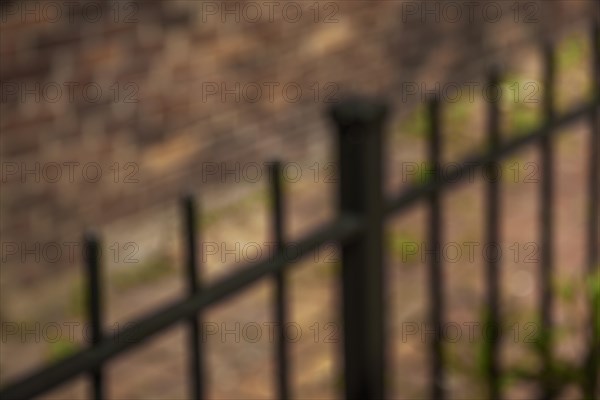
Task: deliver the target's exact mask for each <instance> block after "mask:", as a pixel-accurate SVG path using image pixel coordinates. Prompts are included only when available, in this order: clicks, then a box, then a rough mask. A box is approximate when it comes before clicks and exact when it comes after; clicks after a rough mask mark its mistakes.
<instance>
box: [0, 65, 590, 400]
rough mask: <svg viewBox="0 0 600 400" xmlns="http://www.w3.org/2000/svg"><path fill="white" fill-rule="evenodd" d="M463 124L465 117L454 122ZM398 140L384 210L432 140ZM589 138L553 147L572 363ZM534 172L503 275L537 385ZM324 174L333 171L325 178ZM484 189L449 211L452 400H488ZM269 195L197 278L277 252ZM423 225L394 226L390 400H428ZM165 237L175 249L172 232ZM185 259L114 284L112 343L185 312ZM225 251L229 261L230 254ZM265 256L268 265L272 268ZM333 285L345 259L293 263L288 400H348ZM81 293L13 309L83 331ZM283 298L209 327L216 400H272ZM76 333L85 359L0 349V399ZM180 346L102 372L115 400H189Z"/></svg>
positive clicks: (512, 225)
mask: <svg viewBox="0 0 600 400" xmlns="http://www.w3.org/2000/svg"><path fill="white" fill-rule="evenodd" d="M530 64H531V66H530ZM535 67H536V63H535V60H533V61H531V62H530V63H527V62H525V67H524V72H523V73H524V74H527V73H528V72H527V68H531V69H534V70H535ZM578 68H579V67H578ZM583 72H585V71H584V70H583ZM583 72H582V73H583ZM471 106H472V107H470V108H469V111H468V115H467V116H468V117H469V118H467V119H468V121H469V122H468V124H466V125H462V126H461V123H462V122H461V121H459V123H458V124H457V126H456V127H454V128H453V131H452V132H447V134H446V136H445V138H447V139H445V140H446V151H445V158H446V160H447V161H452V160H458V159H459V158H460V157H459V156H460V154H462V153H464V150H465V148H468V147H473V144H475V145H477V144H478V143H479V144H481V143H483V137H484V136H483V135H482V133H481V132H482V130H481V128H482V126H484V123H485V120H484V118H483V117H482V115H483V113H482V112H480V111H481V110H482V109H483V108H482V107H483V106H484V104H482V103H480V102H479V103H475V104H472V105H471ZM457 114H459V113H458V111H456V112H455V113H454V114H452V115H454V116H456V115H457ZM452 115H451V116H452ZM403 129H404V127H403V126H391V127H390V128H389V134H388V135H387V138H386V140H387V141H388V144H387V146H386V153H387V154H386V156H387V159H386V164H387V165H386V167H387V174H388V180H387V188H386V192H387V194H388V195H389V194H391V193H395V192H397V191H398V189H400V188H402V187H404V186H407V185H409V184H410V183H411V182H412V179H413V178H412V177H409V176H407V175H405V174H404V173H402V171H405V170H403V167H404V164H403V163H407V162H410V161H416V162H420V161H421V160H423V159H424V143H425V138H424V137H422V136H420V137H419V136H414V135H408V134H406V132H404V130H403ZM589 138H590V132H589V125H588V124H586V123H584V122H582V123H579V124H576V125H573V126H572V127H570V128H569V129H568V130H565V131H564V132H563V133H561V134H560V135H559V136H557V139H556V141H555V143H556V166H555V194H556V202H555V204H556V208H555V210H554V220H555V232H554V247H553V252H554V255H555V281H556V287H557V288H556V293H557V296H556V307H555V309H554V314H553V316H554V318H555V321H556V325H557V326H558V327H559V329H560V334H559V335H557V337H558V339H557V344H556V347H555V349H556V354H557V357H560V358H562V359H567V360H574V361H581V356H582V354H583V351H584V349H585V347H584V346H585V334H584V332H585V326H586V325H585V322H586V318H587V317H588V315H589V309H588V307H586V304H585V301H584V296H585V295H584V290H583V287H584V281H585V258H584V255H585V249H586V248H585V246H586V242H585V232H586V223H587V219H586V218H587V215H586V207H587V191H588V188H587V186H586V185H587V182H588V180H587V177H588V173H589V172H588V166H587V165H588V157H587V154H588V153H589ZM538 156H539V154H538V151H537V149H536V148H535V147H529V148H527V149H526V150H524V151H522V152H519V153H518V154H516V155H515V156H513V157H511V158H510V159H508V160H506V162H505V163H504V169H503V178H502V185H501V209H502V212H501V216H502V219H501V221H502V222H501V245H500V249H501V251H502V256H501V262H500V264H501V273H500V274H501V293H502V319H503V324H502V329H503V331H502V364H503V367H504V369H510V368H513V367H514V366H515V365H517V366H521V367H525V368H529V369H531V370H532V371H535V370H536V369H537V368H538V365H537V359H536V357H535V355H534V354H533V352H532V350H531V345H530V344H528V343H527V342H528V340H527V339H528V338H531V337H533V336H532V335H535V330H536V326H537V325H535V323H536V319H535V311H536V307H537V296H538V294H537V293H538V289H539V287H538V282H539V279H538V278H537V277H538V270H539V263H538V261H539V257H540V252H539V246H538V238H539V225H538V219H539V218H538V214H539V195H540V183H539V181H540V179H541V177H542V175H541V170H540V169H539V163H538ZM326 165H327V164H326V162H324V163H323V164H322V166H326ZM322 176H325V175H322ZM313 178H314V176H311V175H309V174H306V178H305V179H303V180H302V181H300V182H296V183H287V184H286V185H285V191H286V192H285V200H286V208H287V213H286V218H287V227H286V229H287V236H288V238H289V240H290V241H292V242H293V241H297V240H298V239H299V238H301V237H302V236H303V235H304V234H305V233H306V232H309V231H310V230H311V229H312V228H315V227H317V226H319V225H320V224H321V223H323V221H326V220H329V219H332V218H334V216H335V204H336V202H335V194H336V184H335V183H332V182H328V181H327V179H313ZM485 184H486V182H485V179H482V178H481V174H479V173H477V174H476V175H475V178H474V179H473V182H470V183H469V184H467V185H463V186H460V187H459V188H458V189H456V190H452V191H449V192H445V193H444V196H443V204H444V206H443V220H444V230H443V238H444V253H443V254H444V267H443V268H444V276H445V280H444V288H445V293H446V296H445V303H444V307H445V309H446V316H445V319H446V325H447V327H448V332H449V333H448V335H449V336H451V340H447V343H446V345H447V348H446V350H447V365H448V369H447V371H448V380H447V385H448V387H447V389H448V391H449V393H450V396H451V398H457V399H459V398H460V399H479V398H484V397H485V385H484V382H483V381H482V379H481V372H480V370H479V369H478V366H477V365H478V364H477V362H478V361H477V360H478V357H479V354H478V348H479V347H478V345H479V344H481V342H482V337H483V335H484V332H483V329H482V327H483V325H484V318H483V314H484V313H485V301H484V299H485V287H484V278H485V275H484V273H485V265H486V264H485V259H484V257H485V254H484V252H483V251H482V248H483V245H484V242H483V240H484V239H483V238H484V237H485V231H484V229H485V224H484V217H485V206H486V204H485V200H484V199H485ZM264 189H265V188H264V185H263V186H262V187H261V188H260V189H258V190H257V191H256V192H257V193H258V194H255V195H252V196H250V197H248V198H246V199H245V200H243V201H240V202H239V203H238V204H237V205H236V206H235V207H228V208H226V209H225V210H222V211H221V212H219V211H216V212H214V215H213V217H212V218H210V220H206V221H204V220H203V221H204V222H205V224H204V226H203V227H202V230H201V232H202V240H203V244H201V245H200V248H201V249H204V250H206V249H208V247H207V245H206V243H210V244H217V245H219V246H220V245H222V244H225V243H227V244H229V246H230V247H227V246H226V247H225V248H219V249H218V251H217V252H213V253H214V254H212V253H211V254H210V255H207V256H206V260H205V262H204V265H203V267H202V268H203V271H202V274H203V280H204V281H205V282H206V283H207V284H210V282H213V281H215V280H217V279H219V278H220V277H222V276H224V275H227V274H230V273H232V272H233V271H235V270H236V269H238V268H241V267H243V265H245V264H246V262H247V261H252V260H251V258H252V257H254V253H253V252H252V251H250V250H248V251H246V252H244V251H242V252H240V249H238V248H236V247H235V245H234V244H235V243H240V244H241V246H242V250H244V247H243V246H245V245H246V246H247V245H248V244H250V243H252V244H258V245H259V247H260V246H262V247H260V248H261V249H263V250H264V249H265V248H267V245H266V243H269V242H270V239H269V234H268V230H269V229H268V227H269V225H268V224H269V215H268V209H269V206H268V201H266V196H265V195H264V192H265V190H264ZM427 214H428V210H427V208H426V205H425V204H423V203H422V202H421V203H419V204H418V205H416V206H414V207H413V208H411V209H408V210H406V211H404V212H403V213H401V214H399V215H397V216H394V217H393V218H392V219H391V220H389V222H388V223H387V224H386V243H385V252H386V266H385V268H386V284H387V293H386V294H385V298H386V303H387V315H388V323H387V333H388V338H389V346H388V348H389V350H388V352H387V354H386V355H387V358H388V362H389V367H390V368H389V376H388V377H387V384H388V393H389V397H390V398H394V399H421V398H427V396H428V394H429V382H428V370H427V368H428V343H427V342H428V340H431V338H430V336H428V334H427V327H426V326H425V325H424V324H426V321H427V302H428V292H427V259H428V257H430V255H429V254H428V253H427V247H426V243H425V242H426V227H427ZM166 235H167V236H168V235H173V236H176V231H174V232H171V233H168V232H167V233H166ZM203 246H204V247H203ZM181 247H182V246H181V243H180V241H179V240H178V239H173V240H172V242H171V243H170V245H169V247H168V248H165V254H166V257H167V260H169V261H170V262H173V263H174V265H175V267H172V268H170V269H169V268H167V270H166V271H163V270H161V269H160V268H158V267H157V268H158V269H156V270H153V271H158V272H154V274H150V273H149V275H148V276H149V277H148V279H145V280H143V281H140V282H135V281H134V282H131V281H127V280H124V279H122V278H119V279H118V278H115V277H114V276H113V278H110V279H109V284H108V285H107V286H108V287H107V291H108V292H107V302H106V310H107V315H106V320H107V324H106V325H107V327H110V328H111V329H113V328H114V327H115V326H116V324H119V326H123V325H124V324H126V323H127V322H128V321H130V320H131V319H132V318H134V317H136V316H139V315H141V314H143V313H144V312H148V311H149V310H152V309H153V308H154V307H156V306H158V305H160V304H163V303H164V302H166V301H170V300H174V299H177V298H180V297H181V296H183V288H184V286H183V278H182V275H181V267H180V266H181V260H182V254H181ZM228 249H234V251H233V252H230V253H227V250H228ZM253 249H254V248H253ZM211 250H213V248H211ZM227 254H229V255H227ZM236 254H237V256H236ZM240 254H242V256H241V257H240ZM265 254H266V253H265V252H263V256H265ZM238 258H239V259H238ZM339 269H340V264H339V254H338V248H337V247H336V246H335V245H326V246H323V248H322V249H320V251H318V252H316V254H314V255H311V256H309V257H306V258H304V259H302V260H299V261H298V262H297V263H296V264H295V265H294V266H293V267H292V268H291V269H290V270H289V272H288V273H287V276H286V279H287V282H288V285H289V293H288V295H289V307H290V321H289V330H288V332H289V335H290V338H291V339H290V350H291V371H290V372H291V377H292V396H293V398H302V399H329V398H340V396H341V394H342V386H343V385H342V382H343V381H342V379H343V377H342V376H341V372H340V371H341V369H340V349H341V345H342V343H341V340H342V332H341V320H340V315H339V314H338V311H337V310H338V309H339V307H338V303H339V294H340V291H339V282H338V277H339ZM111 276H112V275H111ZM77 279H79V280H80V279H81V278H80V277H79V276H74V277H73V279H71V280H69V281H68V282H67V281H66V280H65V279H61V278H57V279H56V280H55V281H53V282H50V283H47V284H46V285H45V286H44V289H43V290H41V289H40V291H39V292H38V293H39V297H38V298H37V299H29V300H28V301H25V302H23V304H22V305H20V306H19V307H22V309H31V310H32V309H35V310H37V311H36V312H37V313H38V315H37V317H32V318H34V319H33V320H34V321H36V320H37V321H47V322H48V321H61V322H63V323H64V322H65V321H77V322H79V323H83V317H82V316H81V313H80V312H77V310H73V309H72V307H71V306H69V304H68V303H69V301H68V300H65V298H68V296H62V295H56V293H62V294H64V293H65V292H68V291H71V290H72V285H73V283H72V282H73V280H75V281H76V280H77ZM111 279H112V280H111ZM273 288H274V286H273V282H272V281H271V280H270V279H265V280H263V281H261V282H260V283H258V284H256V285H254V286H252V287H251V288H249V289H248V290H246V291H244V292H242V293H240V294H238V295H236V296H235V297H232V298H230V299H228V300H227V301H226V302H223V303H221V304H218V305H216V306H213V307H211V308H209V309H208V310H207V311H206V312H205V313H204V314H203V320H204V328H205V333H206V338H205V339H206V340H205V341H204V342H205V347H206V353H207V354H206V356H207V357H206V369H207V381H208V397H209V398H215V399H263V398H275V397H276V394H275V391H274V386H275V385H274V376H275V371H274V365H273V364H274V363H273V360H274V353H273V350H274V343H273V340H272V338H271V337H270V327H271V326H272V325H270V324H271V322H272V321H273V319H274V317H273V308H272V299H273V297H274V291H273ZM57 304H58V305H57ZM65 310H66V311H65ZM30 315H32V314H30ZM35 318H38V319H35ZM76 332H77V333H76V335H75V336H76V339H75V341H74V342H75V344H72V343H71V344H69V343H63V342H59V343H58V344H56V343H54V344H49V343H47V341H44V340H28V341H26V342H25V343H24V342H22V341H21V342H19V341H15V340H9V341H5V340H3V343H2V352H1V356H0V362H1V364H0V365H1V371H2V373H1V380H2V383H3V384H5V383H7V382H9V381H10V380H12V379H14V378H15V377H18V376H22V375H23V374H25V373H26V372H28V371H30V370H32V369H34V368H35V367H37V366H41V365H43V364H45V363H46V362H48V361H49V360H56V359H58V358H61V357H62V356H64V355H66V354H69V353H70V352H72V351H73V350H74V349H73V348H72V347H75V348H76V347H77V346H81V345H82V344H81V343H82V342H83V340H82V337H83V334H82V332H80V329H77V330H76ZM186 335H187V332H186V326H185V325H183V324H181V325H178V326H176V327H173V328H172V329H169V330H168V331H166V332H164V333H162V334H160V335H158V336H156V337H153V338H151V339H150V340H148V341H147V342H146V343H145V344H144V345H143V346H139V347H136V348H135V349H134V350H132V351H131V352H129V353H126V354H124V355H122V356H120V357H118V358H116V359H115V360H113V361H111V362H110V363H109V364H108V365H107V367H106V375H107V383H108V394H109V397H110V398H115V399H141V398H144V399H183V398H187V397H188V395H187V383H186V382H187V369H186V366H187V364H186V363H187V352H188V349H187V348H186V346H185V343H186V340H187V336H186ZM61 346H62V347H61ZM69 346H70V347H69ZM88 389H89V387H88V383H87V380H86V379H85V377H80V378H78V379H77V380H76V381H74V382H73V383H70V384H67V385H64V386H63V387H60V388H58V389H57V390H55V391H53V392H52V393H50V394H48V395H47V396H44V398H48V399H79V398H85V397H86V393H87V390H88ZM503 390H504V395H505V397H506V398H511V399H526V398H533V397H535V394H536V390H537V387H536V386H535V385H531V384H530V383H527V382H518V381H515V382H509V383H507V384H506V385H505V386H504V389H503ZM563 397H564V398H565V399H567V398H568V399H579V398H582V394H581V393H580V392H579V391H578V389H577V388H575V387H573V388H569V390H567V391H566V392H564V393H563Z"/></svg>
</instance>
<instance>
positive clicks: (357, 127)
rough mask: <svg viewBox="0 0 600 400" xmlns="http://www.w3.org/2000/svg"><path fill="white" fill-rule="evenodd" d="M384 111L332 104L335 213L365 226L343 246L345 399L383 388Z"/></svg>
mask: <svg viewBox="0 0 600 400" xmlns="http://www.w3.org/2000/svg"><path fill="white" fill-rule="evenodd" d="M386 114H387V107H386V106H385V105H384V104H382V103H379V102H377V101H374V100H369V99H365V98H353V99H348V100H345V101H344V102H342V103H340V104H336V105H335V106H334V107H332V109H331V117H332V118H333V120H334V121H335V123H336V125H337V129H338V146H339V147H338V151H339V174H340V187H339V212H340V214H342V215H348V214H351V215H355V216H358V217H360V218H362V220H363V221H364V229H363V230H362V231H361V233H360V234H358V235H356V237H354V238H352V239H351V240H348V241H347V242H345V243H344V244H343V245H342V276H341V279H342V285H343V286H342V287H343V289H342V299H343V310H342V314H343V320H344V369H345V391H346V398H347V399H381V398H383V395H384V393H383V384H384V349H385V346H384V329H383V324H384V313H383V293H384V286H383V265H382V261H383V260H382V239H383V193H382V181H383V176H382V172H383V168H382V157H381V156H382V130H383V125H384V120H385V116H386Z"/></svg>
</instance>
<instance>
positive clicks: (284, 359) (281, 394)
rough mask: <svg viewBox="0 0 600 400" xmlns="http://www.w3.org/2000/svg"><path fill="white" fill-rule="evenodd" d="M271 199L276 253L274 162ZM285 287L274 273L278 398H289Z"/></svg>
mask: <svg viewBox="0 0 600 400" xmlns="http://www.w3.org/2000/svg"><path fill="white" fill-rule="evenodd" d="M269 177H270V179H271V199H272V205H273V214H272V215H273V219H272V223H273V235H274V238H275V248H276V251H277V253H280V252H282V251H283V250H284V236H283V201H282V192H281V163H280V162H279V161H275V162H273V163H272V164H271V165H270V173H269ZM286 293H287V291H286V285H285V275H284V272H283V271H278V272H277V273H275V322H276V329H277V348H276V367H277V370H276V373H277V392H278V398H279V399H282V400H286V399H288V398H289V379H288V376H289V372H288V365H289V363H288V346H287V340H286V337H285V324H286V322H287V308H286V305H287V302H286Z"/></svg>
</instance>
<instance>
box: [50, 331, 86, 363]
mask: <svg viewBox="0 0 600 400" xmlns="http://www.w3.org/2000/svg"><path fill="white" fill-rule="evenodd" d="M79 349H80V347H79V345H78V344H77V343H75V342H74V341H72V340H70V339H69V338H68V336H67V337H61V338H60V339H59V340H57V341H56V342H52V343H48V350H47V351H48V352H47V354H46V359H47V361H49V362H55V361H59V360H62V359H63V358H66V357H68V356H70V355H72V354H75V353H76V352H77V351H78V350H79Z"/></svg>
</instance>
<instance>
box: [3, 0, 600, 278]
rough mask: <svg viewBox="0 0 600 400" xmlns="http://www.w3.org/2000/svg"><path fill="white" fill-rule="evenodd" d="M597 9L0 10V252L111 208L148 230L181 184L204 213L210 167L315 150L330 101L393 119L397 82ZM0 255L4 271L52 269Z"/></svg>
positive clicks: (214, 192) (326, 142)
mask: <svg viewBox="0 0 600 400" xmlns="http://www.w3.org/2000/svg"><path fill="white" fill-rule="evenodd" d="M286 4H287V5H286ZM457 13H458V14H457ZM594 13H595V14H596V15H597V14H598V6H597V4H596V3H595V2H594V1H591V0H590V1H579V0H568V1H566V0H565V1H546V2H541V1H528V2H515V1H496V2H491V1H488V2H485V1H479V2H477V1H475V2H450V3H445V2H434V1H427V2H415V1H381V2H371V1H347V2H344V1H341V2H325V1H322V2H304V1H302V2H287V3H284V2H246V1H242V2H233V1H231V2H200V1H161V2H125V1H119V2H94V1H92V2H86V1H76V2H69V1H46V2H37V1H23V2H3V3H2V13H1V24H0V79H1V81H2V93H1V94H2V102H1V108H0V112H1V121H0V129H1V136H0V138H1V139H0V140H1V143H0V144H1V153H0V154H1V157H2V182H1V184H2V189H1V194H0V199H1V203H2V204H1V227H0V229H1V235H2V242H3V246H4V244H5V243H13V244H14V243H17V244H18V246H22V245H23V243H25V247H29V248H31V247H33V246H35V243H42V244H43V243H48V242H56V243H63V242H65V241H73V240H75V241H77V240H78V239H79V236H80V234H81V232H82V230H83V229H84V228H85V227H87V226H101V227H102V226H107V225H109V224H111V223H118V222H119V221H122V220H123V219H124V218H128V219H127V220H128V221H132V222H131V223H129V225H127V226H130V227H131V229H144V228H143V227H144V226H145V224H146V223H149V222H151V221H150V220H154V219H155V217H156V216H157V214H155V213H154V211H152V210H157V209H159V210H160V209H165V208H166V207H167V206H168V205H173V202H174V201H175V199H176V198H177V196H179V194H180V193H181V192H182V191H183V190H186V189H188V188H190V187H192V188H194V190H199V191H200V192H202V196H203V199H204V201H205V203H206V206H207V207H208V208H210V207H214V206H217V205H219V204H222V203H223V202H224V201H225V200H224V198H225V197H223V196H227V195H230V194H231V193H232V192H231V190H234V189H232V188H231V185H228V186H226V187H224V186H223V185H222V182H221V179H220V178H219V173H215V174H213V173H209V172H211V171H213V170H212V169H210V170H207V165H211V166H212V167H211V168H213V167H214V166H215V165H216V166H217V168H218V169H219V171H218V172H220V169H221V167H222V165H223V164H220V163H222V162H225V163H227V164H226V165H227V166H228V168H230V169H235V168H236V165H240V163H246V162H257V163H259V164H260V165H262V163H264V162H266V161H268V160H270V159H272V158H273V157H279V158H282V159H285V160H313V159H321V158H322V157H329V154H330V147H331V146H330V143H331V138H332V134H331V132H330V127H329V126H328V125H327V121H326V120H325V119H324V117H323V110H324V108H325V107H326V106H327V103H329V102H333V101H337V100H339V99H340V98H342V97H343V96H344V95H346V94H347V93H350V92H360V93H372V94H380V95H385V96H387V97H388V98H390V100H391V101H392V102H393V104H394V107H395V109H396V111H398V115H401V114H402V113H403V112H405V111H406V110H408V109H410V108H411V107H412V106H413V105H414V104H415V103H417V102H419V101H420V100H421V97H420V96H419V95H416V96H410V97H409V98H408V99H407V98H403V96H402V95H403V87H404V86H403V85H402V82H429V83H431V84H433V83H434V82H448V81H458V82H461V81H462V80H464V79H472V78H473V77H481V75H482V73H483V71H485V69H486V67H487V66H488V65H489V64H490V63H491V62H492V61H493V60H512V61H514V62H516V63H518V60H514V54H515V53H514V52H515V50H516V49H518V48H520V47H521V46H523V45H525V44H527V43H532V42H535V41H537V40H539V39H540V38H541V37H544V36H552V35H560V33H561V32H562V31H563V30H565V29H571V28H573V27H574V26H577V25H578V24H584V23H587V22H588V21H589V18H590V14H594ZM429 87H431V88H433V87H434V86H429ZM300 91H301V92H300ZM207 163H208V164H207ZM214 163H216V164H214ZM99 174H101V176H99ZM124 229H127V228H124ZM7 251H9V252H10V253H11V255H10V256H9V255H7ZM12 251H13V249H12V248H11V249H9V248H7V247H6V246H5V247H4V248H3V257H4V259H3V269H4V270H5V271H6V270H7V269H8V268H10V267H11V266H14V267H15V270H18V271H19V274H21V275H23V276H25V277H30V276H37V275H38V273H41V272H42V271H47V270H48V269H47V268H45V267H44V268H42V267H40V266H37V267H28V266H27V265H23V263H22V262H20V260H19V254H17V255H13V254H12ZM18 251H22V249H19V250H18ZM62 264H63V263H61V262H58V263H56V265H62ZM29 269H31V271H32V272H31V273H26V272H24V271H28V270H29Z"/></svg>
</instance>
